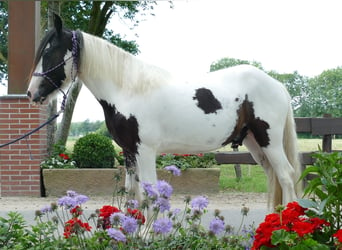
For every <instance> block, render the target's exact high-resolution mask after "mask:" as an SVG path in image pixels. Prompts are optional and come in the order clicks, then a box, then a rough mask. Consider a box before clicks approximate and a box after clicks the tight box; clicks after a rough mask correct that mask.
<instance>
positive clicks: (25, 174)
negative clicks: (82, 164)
mask: <svg viewBox="0 0 342 250" xmlns="http://www.w3.org/2000/svg"><path fill="white" fill-rule="evenodd" d="M46 110H47V108H46V106H34V105H31V104H30V103H29V101H28V99H27V97H26V96H24V95H8V96H0V144H4V143H7V142H8V141H11V140H13V139H16V138H18V137H20V136H21V135H23V134H25V133H27V132H29V131H31V130H32V129H34V128H36V127H38V126H39V125H40V124H41V123H43V122H45V121H46V120H47V113H46ZM46 148H47V136H46V127H44V128H42V129H41V130H39V131H38V132H36V133H34V134H32V135H30V136H29V137H27V138H26V139H23V140H21V141H19V142H16V143H14V144H12V145H9V146H6V147H3V148H0V196H40V166H39V164H40V162H41V161H42V160H43V159H44V158H45V156H46Z"/></svg>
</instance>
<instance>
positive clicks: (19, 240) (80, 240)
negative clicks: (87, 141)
mask: <svg viewBox="0 0 342 250" xmlns="http://www.w3.org/2000/svg"><path fill="white" fill-rule="evenodd" d="M151 188H156V189H155V191H156V195H157V196H158V197H159V198H161V197H163V199H167V200H168V199H170V197H169V196H165V195H166V194H163V195H162V194H161V193H160V192H163V191H165V186H163V187H162V188H160V189H158V188H157V185H155V186H154V187H151ZM168 188H170V186H169V187H168ZM118 191H119V190H114V197H113V200H114V198H115V199H118V200H122V199H125V198H127V197H123V196H122V193H121V192H118ZM145 191H146V190H145ZM170 195H171V194H170ZM118 196H120V197H118ZM144 198H145V201H146V203H153V202H155V201H156V200H155V199H156V197H150V196H148V195H147V193H146V194H145V197H144ZM195 199H200V200H202V201H203V200H207V198H206V197H203V196H198V197H195V198H194V199H191V197H186V199H185V206H184V208H183V209H179V208H177V209H172V210H171V209H170V208H169V209H167V210H166V211H161V209H160V208H161V207H162V206H161V205H160V207H159V205H156V203H154V205H155V209H154V210H153V214H152V216H151V217H150V218H148V219H146V218H145V217H144V215H143V213H142V212H143V211H144V210H145V209H146V208H147V207H146V206H145V205H144V204H145V203H142V204H141V206H139V207H134V208H135V209H131V212H129V211H128V209H127V207H129V208H133V207H132V206H131V205H127V204H126V205H125V207H123V206H120V205H119V206H118V207H114V206H113V205H105V206H103V207H102V208H99V209H98V211H97V212H96V213H92V214H91V215H90V216H85V215H84V214H83V212H84V211H83V207H82V206H83V204H84V203H85V202H87V200H88V197H86V196H84V195H79V194H77V193H76V192H74V191H68V194H67V196H64V197H61V198H60V199H59V201H60V203H61V205H60V206H57V204H56V203H51V205H50V206H46V207H45V208H44V209H41V210H37V211H36V225H33V226H32V227H31V230H27V229H24V227H26V226H25V222H24V221H23V219H22V216H21V215H19V214H16V216H17V217H19V218H21V219H20V221H16V222H14V223H12V221H14V220H13V219H11V220H6V219H3V218H0V221H3V222H4V223H3V224H5V225H6V227H4V228H5V229H6V230H1V231H0V239H7V241H0V242H1V243H2V245H0V247H3V248H2V249H103V250H104V249H158V250H159V249H245V247H247V248H248V247H250V246H251V240H252V239H253V235H254V231H255V228H254V225H251V226H249V227H245V226H244V227H243V228H242V229H243V230H241V228H239V229H238V230H237V231H235V230H233V228H232V227H231V226H229V225H228V224H227V225H226V226H225V224H224V218H223V217H222V216H221V214H220V211H219V210H218V209H217V210H215V212H214V215H213V216H214V220H218V221H221V223H223V227H222V228H221V229H220V230H219V231H217V229H215V227H213V228H214V229H210V228H209V230H208V229H207V228H206V227H204V225H202V221H203V216H204V215H205V214H207V213H208V210H207V209H206V207H207V204H208V203H207V204H206V205H204V204H203V203H202V202H201V204H202V205H201V207H199V205H194V204H195ZM207 202H208V200H207ZM121 204H122V205H123V203H121ZM197 204H198V202H197ZM126 206H127V207H126ZM113 213H114V214H115V213H118V214H119V215H118V217H119V218H120V219H119V218H118V219H116V220H113V221H111V220H110V215H111V214H113ZM245 216H247V214H242V221H243V219H244V217H245ZM123 217H124V218H123ZM129 218H130V221H132V220H133V218H135V219H134V220H136V223H137V227H136V228H135V229H134V230H133V231H132V232H127V230H128V228H131V226H130V225H127V224H125V225H124V221H125V219H129ZM157 218H163V219H165V220H167V221H168V222H169V223H170V226H169V227H168V229H167V231H164V230H165V229H160V230H161V231H160V232H158V231H156V229H155V227H154V224H156V223H157V221H156V220H158V219H157ZM145 219H146V220H145ZM3 224H0V225H3ZM11 224H14V225H17V226H15V227H12V230H7V229H9V228H10V227H11ZM131 225H132V224H131ZM141 225H144V226H141ZM164 226H165V224H164ZM164 226H163V225H161V226H159V228H160V227H164ZM0 229H1V227H0ZM110 229H111V230H113V229H114V230H117V231H120V233H121V234H122V235H123V237H124V240H119V239H115V240H114V238H115V236H112V235H111V234H110V233H109V230H110ZM211 230H214V231H211ZM215 230H216V231H215ZM9 239H11V240H9Z"/></svg>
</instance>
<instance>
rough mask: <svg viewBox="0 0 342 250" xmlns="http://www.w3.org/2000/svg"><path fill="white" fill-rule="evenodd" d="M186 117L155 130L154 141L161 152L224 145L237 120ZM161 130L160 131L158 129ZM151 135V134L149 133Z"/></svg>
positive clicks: (175, 151)
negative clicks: (231, 121) (230, 121)
mask: <svg viewBox="0 0 342 250" xmlns="http://www.w3.org/2000/svg"><path fill="white" fill-rule="evenodd" d="M192 118H193V119H189V118H187V119H186V118H185V117H183V119H181V118H180V119H177V121H174V122H170V123H168V124H167V126H163V127H159V129H160V130H159V129H156V130H154V134H155V135H156V136H155V137H154V143H155V144H156V145H158V146H157V148H156V149H157V151H158V152H160V153H196V152H208V151H212V150H215V149H218V148H220V147H222V143H223V142H224V141H225V140H226V139H227V138H228V137H229V135H230V134H231V133H232V131H233V128H234V124H235V120H233V121H234V122H233V123H229V122H228V119H223V120H220V119H216V120H215V119H214V120H210V119H207V120H197V121H196V119H195V118H194V117H192ZM158 130H159V131H158ZM149 136H151V134H150V135H149Z"/></svg>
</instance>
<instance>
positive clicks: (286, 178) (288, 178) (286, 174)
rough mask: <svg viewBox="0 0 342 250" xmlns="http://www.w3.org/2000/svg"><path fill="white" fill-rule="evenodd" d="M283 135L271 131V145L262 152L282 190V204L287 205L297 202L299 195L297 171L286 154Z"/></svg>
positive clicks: (263, 148)
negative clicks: (296, 187)
mask: <svg viewBox="0 0 342 250" xmlns="http://www.w3.org/2000/svg"><path fill="white" fill-rule="evenodd" d="M281 131H282V130H281ZM279 135H281V136H279ZM282 135H283V133H282V132H280V131H275V130H273V131H270V133H269V137H270V144H269V145H268V146H267V147H262V151H263V152H264V153H265V155H266V157H267V159H268V161H269V163H270V165H271V167H272V169H273V171H274V173H275V175H276V177H277V179H278V182H279V184H280V186H281V188H282V204H287V203H288V202H291V201H293V200H295V199H296V198H297V195H296V192H295V170H294V167H293V166H292V165H291V164H290V162H289V161H288V159H287V156H286V154H285V151H284V146H283V136H282Z"/></svg>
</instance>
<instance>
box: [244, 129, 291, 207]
mask: <svg viewBox="0 0 342 250" xmlns="http://www.w3.org/2000/svg"><path fill="white" fill-rule="evenodd" d="M275 141H276V140H273V141H272V145H268V146H267V147H260V146H259V144H258V143H257V141H256V140H255V138H254V135H253V133H251V132H250V131H248V134H247V136H246V138H245V140H244V141H243V144H244V145H245V146H246V147H247V149H248V150H249V151H250V153H251V154H252V156H253V158H254V160H255V161H256V162H257V163H258V164H260V165H261V166H262V167H263V169H264V171H265V173H266V175H267V179H268V189H269V190H268V191H269V195H270V197H271V198H272V201H273V206H276V205H279V204H287V203H288V202H290V201H293V200H294V199H296V193H295V189H294V186H295V185H294V182H293V179H294V178H293V176H294V169H293V167H292V166H291V165H290V163H289V162H288V160H287V157H286V155H285V152H284V149H283V146H282V144H280V143H279V141H278V144H276V143H275ZM270 197H269V200H270Z"/></svg>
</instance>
